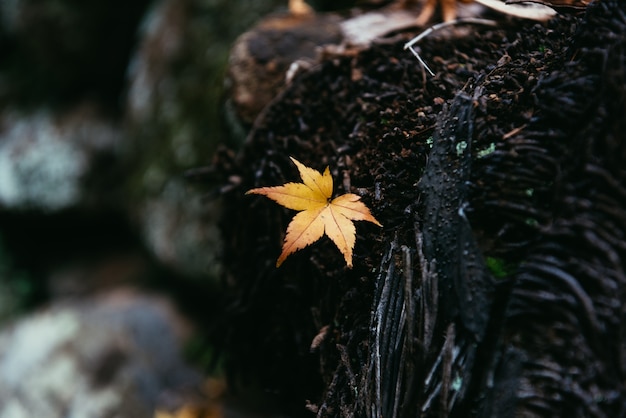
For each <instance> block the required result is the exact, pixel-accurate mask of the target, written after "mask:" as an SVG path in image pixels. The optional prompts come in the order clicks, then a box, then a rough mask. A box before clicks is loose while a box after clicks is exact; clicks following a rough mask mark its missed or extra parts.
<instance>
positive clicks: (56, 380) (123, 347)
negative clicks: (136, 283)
mask: <svg viewBox="0 0 626 418" xmlns="http://www.w3.org/2000/svg"><path fill="white" fill-rule="evenodd" d="M183 329H184V327H182V326H181V322H180V320H179V319H178V318H177V316H176V315H175V314H174V312H173V310H172V308H171V306H170V305H169V304H168V303H167V302H165V301H164V300H161V299H159V298H156V297H149V296H145V295H139V294H136V293H133V292H129V291H117V292H115V293H111V294H109V295H106V296H100V297H97V298H93V299H92V300H87V301H84V302H80V303H66V304H58V305H56V306H53V307H50V308H49V309H47V310H45V311H42V312H39V313H36V314H33V315H31V316H29V317H26V318H24V319H21V320H20V321H19V322H16V323H15V324H14V325H12V326H11V327H9V328H8V329H5V330H4V331H3V332H2V333H0V418H21V417H47V418H57V417H58V418H61V417H76V418H100V417H137V418H141V417H152V416H153V413H154V410H155V408H156V407H157V406H158V405H160V404H162V402H161V400H160V399H162V398H163V397H169V398H171V397H172V394H175V393H177V392H180V393H183V392H185V391H187V390H189V388H190V387H194V386H196V385H199V384H200V380H201V379H200V375H199V374H197V373H195V372H193V371H192V370H191V369H190V368H189V367H187V366H186V365H185V364H184V363H183V361H182V360H181V357H180V353H179V347H180V344H181V338H182V336H183V335H184V332H183V331H181V330H183Z"/></svg>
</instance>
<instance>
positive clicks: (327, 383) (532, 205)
mask: <svg viewBox="0 0 626 418" xmlns="http://www.w3.org/2000/svg"><path fill="white" fill-rule="evenodd" d="M625 15H626V11H625V10H624V3H623V2H619V1H603V2H597V3H595V4H593V5H591V6H590V7H589V9H588V10H587V11H586V12H585V13H584V14H574V15H561V16H558V17H557V18H555V19H553V20H552V21H550V22H548V23H546V24H545V25H541V24H535V23H529V22H510V21H508V22H507V21H502V22H499V24H498V26H497V27H495V28H489V27H476V28H475V29H473V31H472V33H471V36H468V33H469V32H465V34H463V32H462V31H456V30H452V31H451V32H447V33H446V32H440V33H437V34H435V35H436V36H431V37H427V38H425V39H423V40H422V41H421V42H420V43H419V48H420V54H421V56H422V58H423V59H424V60H425V61H426V62H427V63H428V64H429V65H430V66H432V67H434V68H433V69H434V71H435V73H436V75H435V76H434V77H429V76H428V75H427V73H426V72H425V71H423V69H422V68H421V67H420V65H419V64H418V63H417V61H415V59H414V57H413V56H412V55H410V54H408V53H407V52H406V51H405V50H403V45H404V43H405V42H406V41H407V40H408V39H410V38H411V36H413V35H415V34H414V33H405V34H398V35H397V38H394V39H388V40H385V41H384V42H380V43H373V44H372V45H371V46H370V47H369V48H365V49H363V50H362V51H358V52H356V53H354V51H352V52H351V53H348V52H346V53H344V54H343V55H342V54H340V53H339V54H336V55H333V56H331V57H326V58H327V59H322V60H321V61H320V62H319V64H318V65H317V66H315V68H312V69H311V70H309V71H307V72H304V73H302V74H301V75H300V76H298V77H296V78H295V79H294V80H293V81H292V83H291V84H290V85H289V86H287V88H286V89H285V90H284V91H283V92H281V93H280V95H279V96H278V97H277V98H276V99H275V100H274V101H273V102H272V103H271V104H270V105H269V106H268V107H267V108H265V109H264V111H263V112H262V113H261V116H260V117H259V118H258V119H257V120H256V121H255V124H254V126H253V129H252V132H251V134H250V136H249V137H248V141H247V142H246V144H245V146H244V148H243V149H242V150H241V151H240V152H239V153H233V152H225V153H223V154H222V159H221V160H220V161H219V162H220V164H221V165H220V166H219V167H221V168H223V169H224V170H225V171H226V173H225V179H224V180H225V181H228V177H227V176H230V177H229V178H230V179H233V178H236V180H237V181H231V182H230V188H228V193H226V194H225V197H224V200H225V211H224V218H223V222H222V228H223V231H224V237H227V239H225V264H224V266H225V282H226V285H227V289H228V291H229V292H230V293H229V294H228V298H227V299H228V300H227V302H226V303H227V309H226V310H225V314H224V318H223V321H224V324H223V328H222V329H219V330H217V331H216V333H215V338H216V340H215V341H216V342H217V341H219V342H221V343H223V344H224V347H225V350H226V351H227V352H228V353H229V355H230V357H229V364H228V366H229V368H230V370H231V371H232V373H233V375H234V376H236V377H240V378H241V377H242V376H243V377H245V378H247V379H251V380H253V381H255V382H257V383H258V384H260V385H264V387H266V388H267V390H271V391H273V392H274V393H277V394H279V395H282V397H283V399H285V400H286V402H287V401H289V402H291V403H290V404H289V406H292V407H293V408H294V409H293V410H292V411H296V410H297V409H296V407H295V405H294V404H295V403H296V402H297V400H294V399H293V397H294V396H299V397H300V399H301V402H302V403H301V404H304V403H305V400H306V399H308V400H309V402H308V404H307V408H308V409H309V410H311V411H313V412H316V413H317V414H318V416H320V417H322V416H323V417H326V416H328V417H331V416H333V417H334V416H372V417H379V416H387V417H395V416H417V415H419V416H425V417H446V416H453V417H457V416H458V417H467V416H477V417H485V416H489V417H499V416H503V415H505V416H509V415H510V416H597V417H610V416H620V415H623V414H624V410H625V409H624V403H623V397H624V393H626V388H625V387H624V383H623V382H624V380H623V374H624V370H625V369H624V361H623V355H622V354H621V353H622V352H623V347H624V335H625V334H624V330H623V324H622V319H623V309H622V306H624V303H625V301H624V295H623V294H622V292H620V291H619V290H618V289H621V288H623V287H624V286H625V285H626V274H625V268H624V263H623V260H624V259H626V248H625V247H624V245H623V238H624V236H626V214H625V212H624V207H626V205H625V203H624V199H625V197H626V192H625V191H624V184H626V182H625V179H626V173H625V172H624V160H625V159H626V152H625V144H626V142H625V141H624V138H625V136H624V131H625V128H624V126H623V125H624V118H623V116H624V115H623V113H624V112H623V111H624V109H623V103H624V100H625V99H624V96H625V93H624V92H625V90H624V85H625V81H624V76H623V69H624V60H625V58H624V39H626V38H625V37H624V33H626V19H625V18H624V16H625ZM289 156H293V157H295V158H297V159H298V160H300V161H302V162H303V163H305V164H306V165H308V166H310V167H313V168H316V169H323V168H324V167H325V166H327V165H328V166H329V167H330V170H331V173H332V175H333V177H334V179H335V194H341V193H344V192H358V193H359V194H361V195H362V198H363V201H364V202H365V203H366V204H367V205H368V206H369V207H370V208H371V209H372V211H373V213H374V215H375V216H376V218H377V219H379V220H380V221H381V223H382V224H383V225H384V228H383V229H382V230H377V229H374V228H368V226H367V225H357V233H358V236H357V242H356V248H355V251H354V267H353V268H352V269H346V268H345V266H344V264H343V260H342V258H341V256H340V254H338V253H337V251H336V250H334V248H333V247H332V245H328V244H329V243H328V242H325V241H324V240H322V241H320V242H318V243H316V244H314V245H311V246H310V247H307V248H305V249H303V250H301V251H299V252H297V253H295V254H293V255H292V256H290V258H289V259H288V260H286V261H285V263H284V264H283V265H282V266H281V267H280V269H276V268H275V267H274V260H275V258H276V255H277V254H279V253H280V246H281V243H282V240H283V238H284V231H285V229H286V226H287V224H288V223H289V220H290V218H291V216H292V215H293V212H292V211H288V210H284V209H281V208H279V207H276V206H275V205H272V204H271V203H267V202H264V201H258V200H255V199H253V198H250V196H245V195H244V192H245V191H246V190H248V189H250V188H252V187H259V186H273V185H278V184H282V183H285V182H288V181H295V180H296V179H297V172H295V170H293V168H292V167H291V164H290V161H289ZM240 260H246V263H241V262H240ZM487 261H490V262H489V263H488V262H487ZM494 261H498V262H499V263H500V265H502V266H506V268H504V269H503V268H500V271H496V270H495V269H494V268H493V265H494V263H493V262H494ZM490 266H491V267H490ZM503 270H505V271H503ZM440 286H441V287H440ZM611 289H613V290H611ZM313 340H315V344H314V353H315V354H316V355H317V358H314V357H312V355H311V353H310V351H309V350H310V348H311V342H312V341H313ZM246 341H253V342H254V344H253V345H252V346H246V343H245V342H246ZM316 369H317V370H319V371H318V372H316ZM270 370H271V371H272V372H270ZM271 373H274V374H275V375H278V376H280V377H279V379H268V378H267V376H268V375H270V374H271ZM242 380H243V378H242ZM294 388H298V389H297V390H295V389H294ZM316 398H317V399H318V401H315V399H316ZM294 414H295V412H294ZM302 414H303V416H305V412H304V411H302Z"/></svg>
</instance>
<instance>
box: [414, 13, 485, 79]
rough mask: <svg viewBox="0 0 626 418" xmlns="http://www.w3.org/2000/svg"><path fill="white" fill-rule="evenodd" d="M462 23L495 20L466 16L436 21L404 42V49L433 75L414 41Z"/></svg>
mask: <svg viewBox="0 0 626 418" xmlns="http://www.w3.org/2000/svg"><path fill="white" fill-rule="evenodd" d="M464 23H468V24H474V25H485V26H497V22H496V21H495V20H489V19H480V18H476V17H466V18H463V19H456V20H453V21H450V22H442V23H437V24H436V25H433V26H431V27H429V28H428V29H426V30H425V31H424V32H422V33H420V34H419V35H417V36H416V37H415V38H413V39H411V40H410V41H409V42H407V43H406V44H404V49H408V50H409V51H411V53H413V55H415V58H417V60H418V61H419V62H420V64H422V66H423V67H424V68H425V69H426V71H428V73H429V74H430V75H431V76H433V77H434V76H435V73H433V72H432V70H431V69H430V68H428V65H426V63H425V62H424V60H423V59H422V57H420V55H419V53H418V52H417V51H416V50H415V49H414V48H413V45H415V44H416V43H418V42H419V41H421V40H422V39H424V38H425V37H427V36H428V35H430V34H431V33H433V32H435V31H438V30H441V29H443V28H446V27H448V26H453V25H460V24H464Z"/></svg>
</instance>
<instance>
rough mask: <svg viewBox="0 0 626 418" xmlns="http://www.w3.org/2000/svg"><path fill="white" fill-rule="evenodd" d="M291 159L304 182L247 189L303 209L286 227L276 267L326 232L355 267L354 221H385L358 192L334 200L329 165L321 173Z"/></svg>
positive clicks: (350, 264) (285, 205)
mask: <svg viewBox="0 0 626 418" xmlns="http://www.w3.org/2000/svg"><path fill="white" fill-rule="evenodd" d="M291 161H293V163H294V164H295V165H296V167H298V171H299V172H300V177H301V178H302V183H287V184H284V185H282V186H275V187H259V188H256V189H252V190H248V191H247V192H246V194H260V195H263V196H266V197H268V198H270V199H272V200H274V201H276V202H277V203H278V204H280V205H282V206H284V207H286V208H288V209H293V210H298V211H301V212H300V213H298V214H296V215H295V216H294V217H293V219H292V220H291V223H289V226H288V227H287V235H286V236H285V242H284V244H283V252H282V253H281V254H280V256H279V257H278V260H277V261H276V267H279V266H280V265H281V264H282V263H283V261H285V259H286V258H287V257H288V256H289V255H290V254H293V253H294V252H296V251H298V250H301V249H302V248H304V247H306V246H307V245H309V244H312V243H314V242H315V241H317V240H318V239H320V238H321V237H322V236H323V235H324V234H326V235H327V236H328V237H329V238H330V239H331V240H332V241H333V242H334V243H335V245H336V246H337V248H339V251H341V253H342V254H343V256H344V258H345V260H346V264H347V265H348V267H352V250H353V249H354V243H355V241H356V228H355V227H354V223H353V222H352V221H369V222H372V223H375V224H376V225H378V226H382V225H381V224H380V222H378V221H377V220H376V218H374V216H372V214H371V213H370V210H369V209H368V207H367V206H365V204H364V203H363V202H361V201H360V199H361V197H360V196H358V195H356V194H352V193H346V194H344V195H341V196H338V197H336V198H335V199H332V200H331V197H332V194H333V178H332V176H331V175H330V170H329V169H328V167H326V170H324V174H322V173H320V172H319V171H317V170H314V169H312V168H309V167H307V166H305V165H304V164H302V163H300V162H299V161H298V160H296V159H295V158H292V157H291Z"/></svg>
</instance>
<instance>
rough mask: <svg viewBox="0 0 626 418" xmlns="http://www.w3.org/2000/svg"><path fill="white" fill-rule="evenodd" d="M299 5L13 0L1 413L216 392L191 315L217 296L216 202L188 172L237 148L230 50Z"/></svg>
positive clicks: (1, 126) (6, 14)
mask: <svg viewBox="0 0 626 418" xmlns="http://www.w3.org/2000/svg"><path fill="white" fill-rule="evenodd" d="M286 4H287V2H286V1H280V0H254V1H249V0H155V1H149V0H130V1H129V0H0V341H1V343H0V346H1V347H0V382H1V384H0V404H1V405H2V407H0V417H2V418H13V417H31V416H50V417H54V416H75V417H100V416H121V417H124V416H133V417H143V416H153V414H154V408H155V406H156V405H158V404H163V405H165V406H172V407H176V401H175V400H176V399H177V396H178V395H176V393H178V392H181V393H182V392H185V393H187V392H188V391H189V387H194V388H196V390H197V388H198V385H201V384H202V379H201V376H200V375H199V373H198V372H194V371H193V370H192V369H191V368H189V366H187V365H185V359H184V358H183V354H182V353H183V351H184V350H187V351H189V350H191V351H194V352H195V354H196V355H195V356H194V358H200V361H199V364H195V367H196V368H200V366H202V365H204V363H205V360H206V359H207V356H208V354H207V350H208V348H207V347H204V346H203V345H202V343H201V341H202V338H201V337H198V332H197V329H196V332H191V331H189V329H191V328H192V327H191V321H189V320H187V319H182V318H185V316H187V317H192V316H194V315H195V317H197V316H198V315H200V316H201V315H210V313H211V306H212V300H215V298H216V297H217V296H216V295H215V294H213V293H212V289H214V287H215V283H216V278H217V275H218V274H219V271H220V266H219V253H220V237H219V233H218V230H217V228H216V226H215V223H216V221H217V217H218V215H219V202H216V201H210V200H207V199H205V198H204V194H205V193H206V191H207V188H206V187H203V188H198V189H197V188H194V187H193V186H192V185H190V184H189V182H188V181H186V180H185V178H184V173H185V172H186V171H187V170H189V169H191V168H194V167H198V166H202V165H206V164H207V163H209V162H210V161H211V158H212V155H213V152H214V151H215V149H216V147H217V145H218V144H219V143H223V142H228V136H227V135H226V129H225V127H224V124H223V123H222V114H221V112H222V110H221V109H222V107H221V102H222V94H223V83H224V74H225V66H226V63H227V60H228V53H229V50H230V48H231V46H232V43H233V41H234V40H235V38H236V37H237V36H238V35H239V34H241V33H242V32H244V31H245V30H246V29H247V28H249V27H250V26H252V25H253V23H254V22H256V21H258V20H259V19H260V18H261V17H262V16H263V15H266V14H268V13H270V12H272V11H276V10H281V9H282V10H285V8H286ZM200 189H201V190H200ZM120 289H122V290H120ZM155 293H157V294H160V296H159V297H155V296H153V294H155ZM177 312H178V313H177ZM181 312H182V314H181ZM182 330H184V332H182ZM197 341H200V343H197ZM190 347H191V349H190ZM203 359H204V360H203ZM207 361H208V360H207ZM64 382H65V383H64ZM51 399H52V401H51ZM164 399H165V401H164ZM172 399H174V401H172ZM168 402H169V403H168ZM42 411H45V412H42ZM112 411H113V412H115V414H113V415H112ZM131 411H132V412H131Z"/></svg>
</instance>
